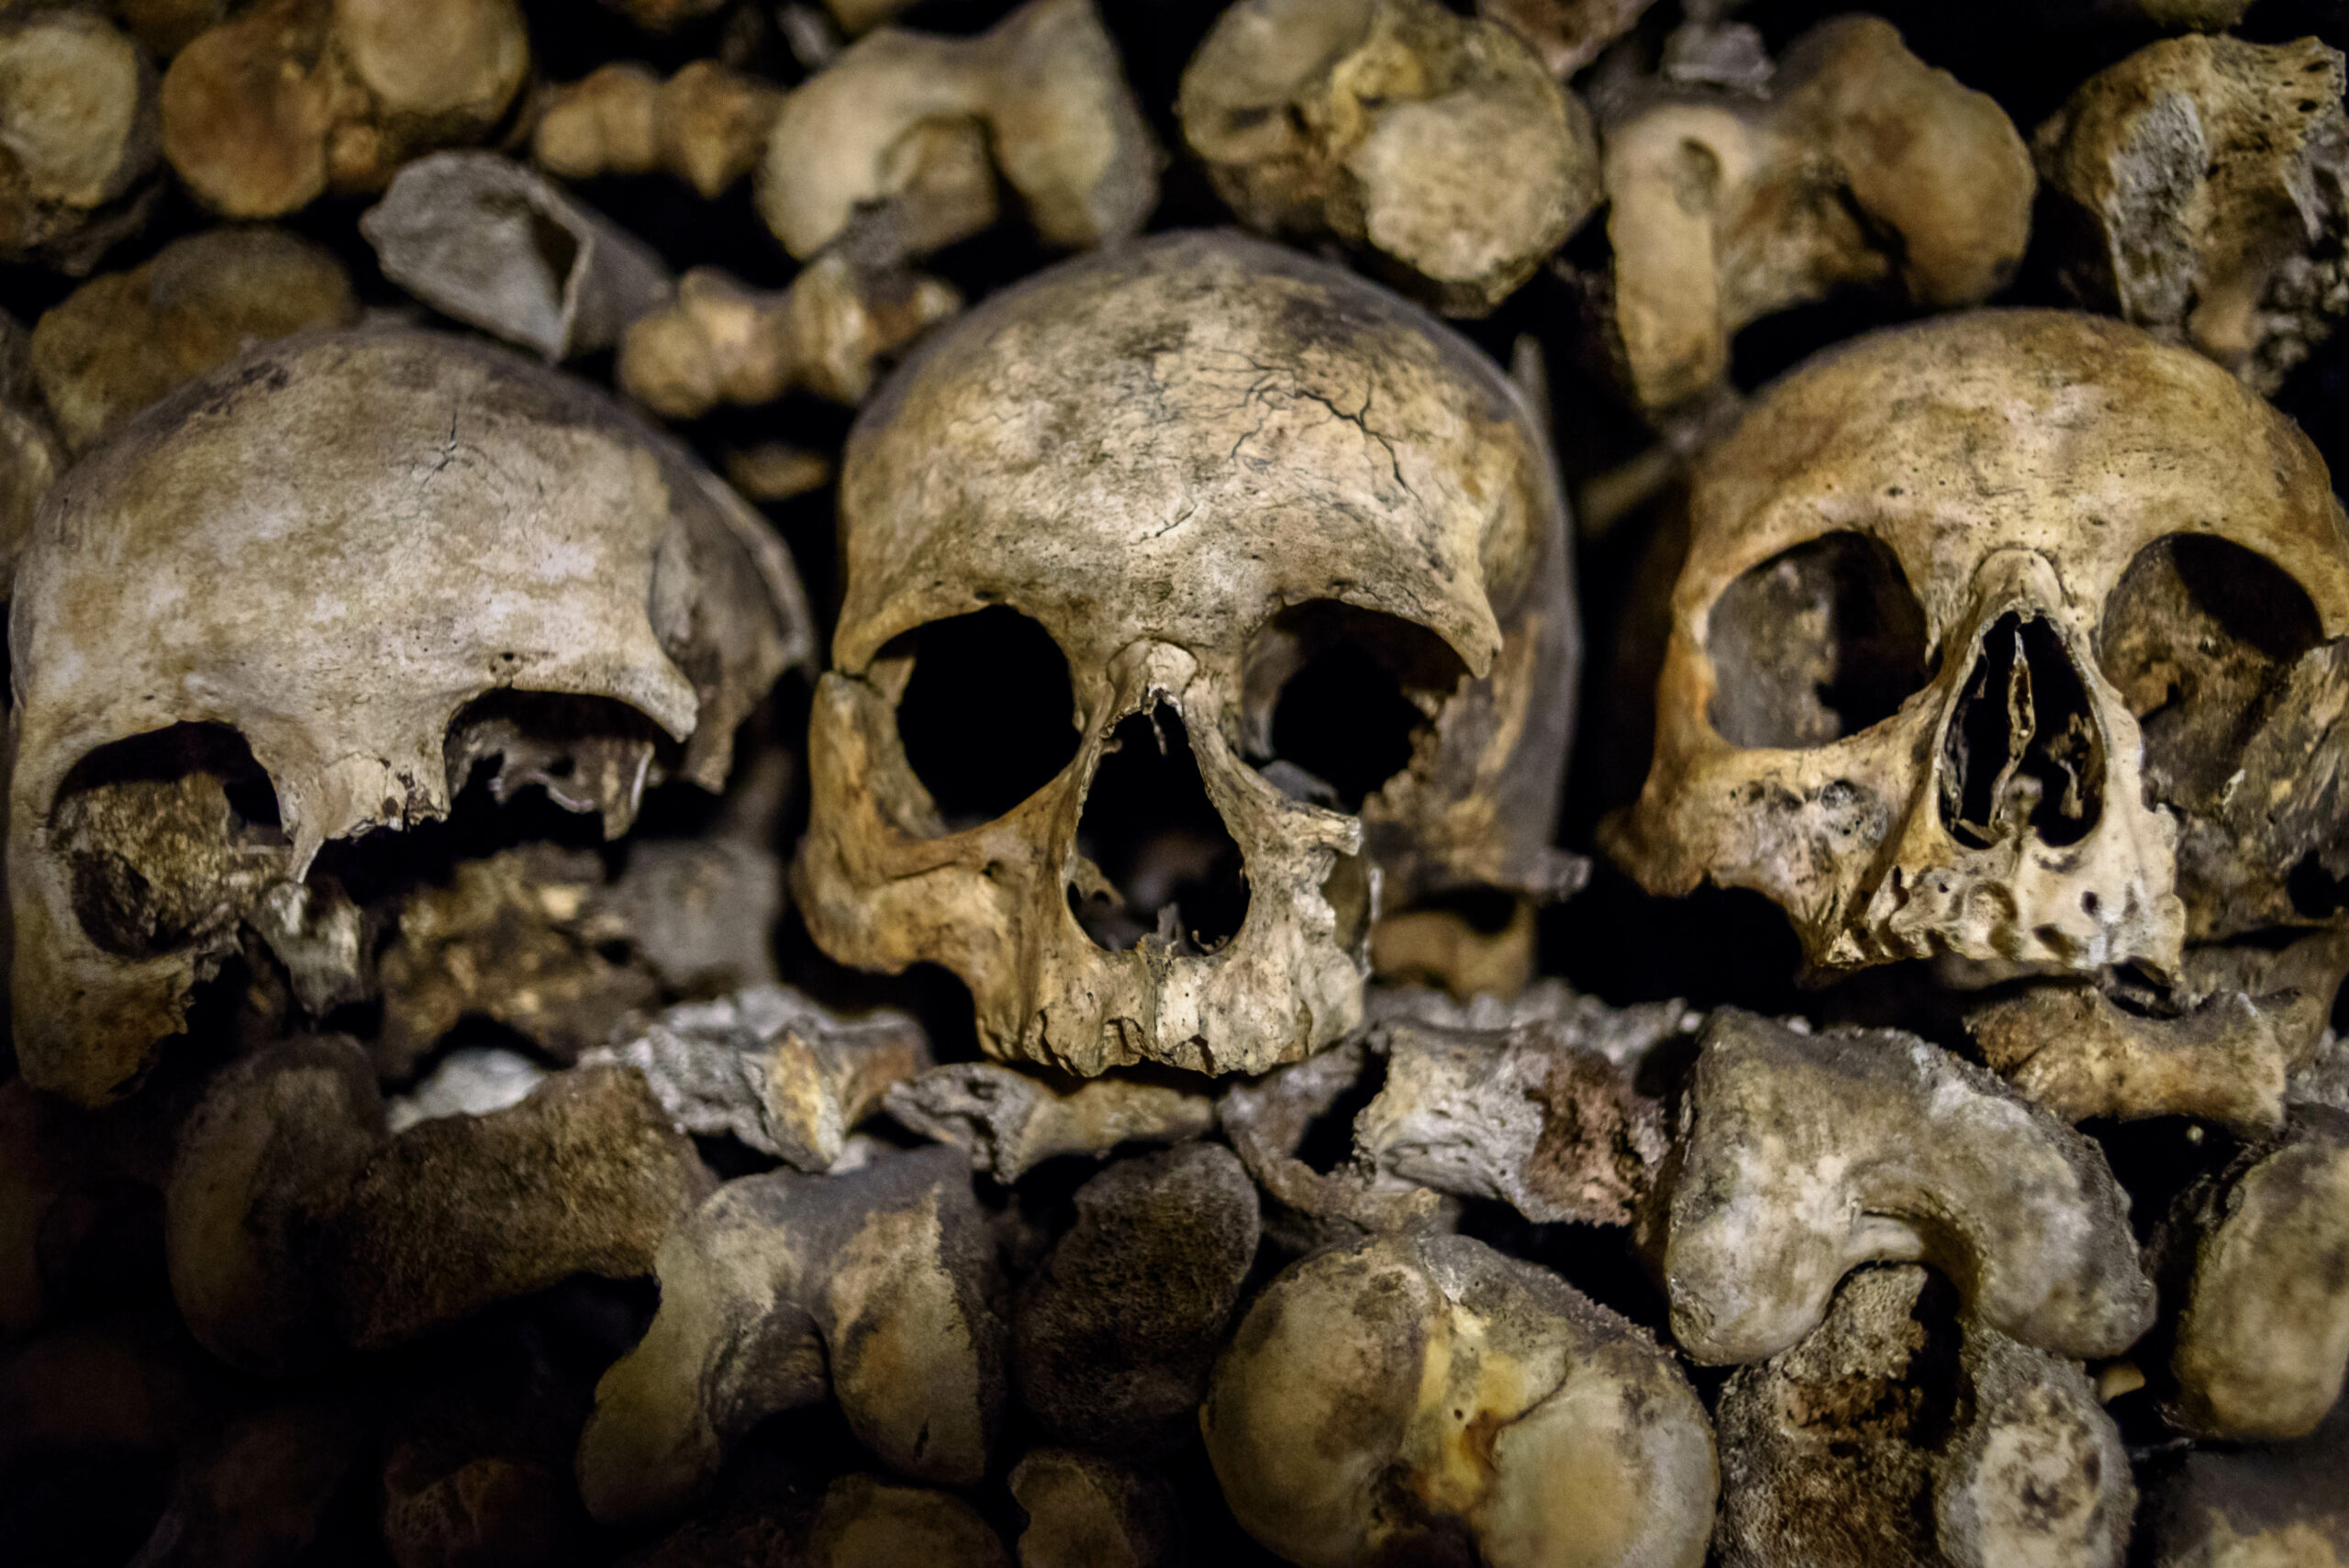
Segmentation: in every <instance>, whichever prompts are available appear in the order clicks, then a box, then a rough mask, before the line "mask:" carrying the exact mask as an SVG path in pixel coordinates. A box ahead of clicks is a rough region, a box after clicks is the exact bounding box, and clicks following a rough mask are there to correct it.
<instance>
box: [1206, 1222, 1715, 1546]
mask: <svg viewBox="0 0 2349 1568" xmlns="http://www.w3.org/2000/svg"><path fill="white" fill-rule="evenodd" d="M1337 1324H1342V1325H1344V1326H1345V1331H1344V1332H1343V1333H1333V1332H1331V1326H1332V1325H1337ZM1199 1425H1200V1429H1201V1430H1202V1431H1203V1432H1204V1433H1205V1434H1206V1437H1207V1446H1208V1458H1209V1460H1211V1461H1212V1462H1213V1463H1214V1465H1215V1470H1216V1476H1217V1479H1218V1480H1219V1481H1220V1482H1221V1483H1222V1484H1223V1494H1224V1498H1225V1500H1226V1501H1227V1502H1229V1503H1230V1506H1231V1511H1232V1514H1233V1516H1234V1517H1235V1518H1238V1519H1239V1520H1240V1522H1241V1526H1242V1527H1243V1528H1245V1529H1247V1530H1248V1532H1249V1533H1250V1534H1251V1535H1253V1536H1254V1537H1255V1538H1256V1539H1257V1540H1260V1541H1263V1542H1264V1544H1265V1545H1266V1546H1268V1547H1270V1548H1272V1549H1273V1550H1274V1551H1277V1552H1279V1553H1280V1554H1281V1555H1282V1556H1284V1557H1286V1558H1288V1559H1289V1560H1290V1561H1291V1562H1314V1563H1326V1564H1332V1565H1341V1564H1352V1563H1362V1564H1369V1563H1373V1562H1391V1561H1395V1560H1397V1558H1401V1559H1405V1560H1408V1558H1409V1557H1410V1556H1411V1554H1412V1553H1413V1552H1414V1551H1415V1550H1416V1551H1420V1552H1427V1551H1432V1550H1434V1548H1435V1545H1436V1543H1437V1542H1439V1541H1442V1540H1446V1539H1447V1538H1448V1537H1453V1536H1454V1535H1455V1533H1460V1534H1465V1535H1466V1536H1467V1537H1468V1538H1469V1540H1471V1541H1473V1543H1474V1548H1473V1550H1474V1551H1475V1559H1476V1561H1478V1562H1486V1563H1491V1564H1493V1565H1494V1568H1531V1565H1533V1564H1537V1563H1547V1562H1556V1561H1558V1558H1557V1555H1556V1552H1557V1548H1558V1544H1559V1543H1560V1542H1564V1541H1573V1542H1574V1543H1575V1553H1576V1555H1575V1559H1574V1561H1575V1562H1587V1563H1590V1564H1593V1565H1599V1564H1604V1565H1607V1568H1643V1565H1648V1564H1654V1565H1658V1568H1661V1565H1664V1564H1670V1565H1672V1568H1696V1565H1697V1564H1698V1563H1700V1562H1703V1561H1704V1557H1705V1541H1706V1539H1707V1537H1708V1536H1709V1534H1710V1532H1711V1529H1712V1513H1713V1499H1714V1494H1715V1490H1716V1488H1717V1485H1718V1472H1717V1470H1716V1468H1715V1464H1714V1458H1713V1440H1712V1431H1711V1429H1710V1428H1709V1425H1708V1424H1707V1422H1706V1419H1705V1411H1704V1407H1703V1406H1702V1405H1700V1404H1699V1403H1698V1399H1697V1396H1696V1394H1695V1393H1694V1392H1693V1391H1692V1390H1691V1389H1690V1388H1689V1386H1688V1385H1687V1381H1686V1380H1685V1379H1684V1378H1683V1377H1682V1376H1681V1373H1680V1371H1679V1368H1678V1367H1677V1366H1675V1364H1674V1362H1673V1361H1672V1359H1671V1357H1670V1356H1668V1355H1667V1354H1665V1353H1664V1351H1660V1350H1658V1349H1657V1348H1656V1346H1655V1344H1654V1343H1653V1341H1652V1340H1650V1339H1649V1338H1648V1337H1647V1336H1646V1335H1645V1334H1644V1333H1642V1332H1641V1331H1640V1330H1639V1329H1635V1328H1633V1327H1632V1326H1631V1324H1629V1323H1627V1322H1625V1321H1624V1320H1623V1319H1622V1318H1618V1317H1616V1316H1615V1314H1613V1313H1611V1312H1609V1311H1608V1310H1606V1309H1605V1308H1604V1307H1598V1306H1595V1305H1593V1304H1592V1303H1591V1302H1589V1301H1588V1300H1586V1299H1585V1298H1584V1297H1583V1296H1581V1295H1579V1294H1578V1293H1577V1292H1575V1290H1573V1289H1572V1288H1571V1287H1569V1286H1568V1285H1566V1284H1564V1282H1562V1281H1561V1280H1559V1279H1558V1278H1557V1277H1556V1276H1555V1275H1553V1274H1551V1273H1546V1272H1545V1271H1543V1270H1541V1269H1538V1268H1535V1267H1533V1266H1532V1265H1531V1264H1529V1263H1523V1262H1518V1261H1517V1260H1516V1259H1513V1258H1508V1257H1504V1256H1502V1255H1501V1254H1500V1253H1497V1252H1495V1251H1492V1250H1491V1249H1490V1248H1488V1247H1486V1246H1485V1245H1484V1244H1483V1243H1482V1242H1479V1241H1474V1240H1469V1239H1468V1238H1466V1237H1464V1236H1442V1237H1430V1238H1411V1239H1401V1238H1395V1239H1388V1240H1375V1241H1364V1242H1358V1243H1356V1244H1354V1245H1353V1246H1351V1247H1342V1248H1338V1249H1334V1250H1331V1251H1323V1252H1319V1253H1317V1254H1315V1255H1314V1256H1312V1257H1310V1258H1308V1259H1307V1260H1305V1261H1304V1262H1299V1263H1297V1264H1294V1265H1292V1266H1291V1267H1290V1268H1289V1269H1288V1270H1287V1271H1286V1273H1283V1274H1282V1275H1281V1276H1280V1277H1279V1278H1278V1279H1276V1280H1275V1281H1274V1282H1273V1283H1272V1284H1271V1285H1269V1286H1267V1287H1266V1289H1265V1291H1264V1294H1263V1295H1262V1296H1258V1297H1257V1298H1256V1302H1255V1304H1254V1305H1253V1306H1252V1307H1250V1308H1249V1311H1248V1315H1247V1318H1245V1319H1244V1320H1243V1321H1242V1322H1241V1327H1240V1332H1239V1335H1238V1337H1237V1338H1236V1339H1235V1340H1233V1341H1232V1344H1231V1348H1230V1350H1228V1351H1225V1352H1224V1355H1223V1358H1222V1360H1221V1361H1220V1362H1218V1363H1217V1366H1216V1371H1215V1378H1214V1383H1213V1385H1212V1386H1211V1387H1210V1389H1209V1391H1208V1401H1207V1403H1206V1405H1205V1406H1203V1407H1201V1409H1200V1412H1199Z"/></svg>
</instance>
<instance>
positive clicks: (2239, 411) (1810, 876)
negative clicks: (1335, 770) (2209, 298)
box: [1606, 311, 2349, 974]
mask: <svg viewBox="0 0 2349 1568" xmlns="http://www.w3.org/2000/svg"><path fill="white" fill-rule="evenodd" d="M1688 505H1689V519H1688V520H1689V547H1688V554H1687V561H1686V563H1685V564H1684V566H1683V567H1682V570H1681V573H1680V577H1679V581H1678V584H1677V585H1676V587H1675V591H1674V595H1673V600H1672V610H1671V617H1672V619H1671V626H1670V632H1669V636H1670V640H1669V644H1668V647H1667V651H1666V653H1665V656H1664V671H1663V674H1662V678H1661V680H1660V683H1659V685H1658V688H1657V699H1656V701H1657V713H1656V739H1655V753H1654V759H1653V766H1652V769H1651V771H1650V773H1649V775H1648V779H1647V783H1646V786H1645V788H1644V789H1643V790H1642V793H1641V795H1640V798H1639V800H1638V802H1637V804H1636V805H1635V806H1632V807H1631V808H1630V809H1629V810H1628V812H1626V813H1623V814H1621V815H1619V816H1618V817H1615V818H1613V819H1611V820H1610V822H1609V826H1608V828H1607V830H1606V837H1607V840H1608V844H1609V850H1610V851H1611V852H1612V853H1613V854H1614V855H1615V856H1616V858H1617V859H1618V860H1620V862H1623V863H1624V864H1625V866H1626V867H1627V868H1628V869H1630V870H1631V871H1632V872H1633V873H1635V874H1636V875H1637V876H1638V877H1639V878H1640V880H1641V881H1642V883H1644V884H1646V886H1647V887H1648V888H1649V890H1650V891H1652V892H1656V893H1664V894H1680V893H1686V892H1687V891H1688V890H1689V889H1691V888H1692V887H1694V886H1695V885H1696V884H1697V883H1698V881H1699V880H1702V879H1708V878H1709V879H1710V880H1711V881H1713V882H1715V883H1718V884H1722V885H1724V886H1730V887H1742V888H1751V889H1754V890H1756V891H1759V892H1761V893H1763V894H1765V895H1768V896H1769V897H1770V898H1771V899H1773V900H1774V901H1776V903H1777V904H1779V905H1780V906H1782V907H1784V908H1785V909H1786V911H1787V914H1788V915H1789V916H1790V917H1792V919H1793V922H1794V924H1795V927H1796V928H1797V929H1798V932H1799V933H1800V935H1801V938H1802V940H1803V944H1804V948H1805V951H1806V954H1807V957H1808V959H1809V962H1810V964H1811V965H1812V966H1813V968H1814V969H1816V970H1820V971H1832V970H1846V969H1854V968H1859V967H1861V966H1864V965H1869V964H1876V963H1882V962H1889V961H1893V960H1898V959H1904V958H1927V957H1933V958H1939V957H1943V956H1944V955H1947V956H1949V957H1952V958H1954V959H1958V960H1965V961H1972V962H1974V963H1975V964H1978V965H1984V966H1987V968H1984V969H1976V970H1974V971H1972V973H1976V974H1981V973H1989V974H1996V973H2012V972H2015V971H2016V970H2017V969H2018V968H2022V969H2031V970H2055V971H2066V970H2073V971H2076V970H2088V969H2093V968H2096V967H2098V966H2101V965H2107V964H2122V963H2132V962H2133V963H2137V964H2139V965H2141V966H2143V968H2144V969H2146V970H2147V971H2148V972H2150V973H2155V974H2161V973H2167V972H2169V971H2170V969H2171V967H2172V966H2173V965H2175V964H2176V962H2177V960H2178V958H2179V954H2180V951H2181V948H2182V946H2183V945H2184V944H2185V943H2186V942H2188V941H2189V940H2190V941H2204V940H2219V939H2223V938H2227V937H2230V936H2234V935H2238V934H2241V933H2243V932H2245V931H2249V930H2255V929H2263V928H2266V927H2270V926H2275V925H2279V924H2292V923H2305V922H2308V921H2311V920H2319V919H2323V918H2328V917H2330V916H2331V915H2332V911H2333V910H2334V909H2335V908H2336V907H2337V906H2338V904H2339V902H2340V900H2339V896H2338V892H2337V884H2339V883H2340V882H2341V880H2342V878H2343V874H2344V873H2349V858H2344V855H2349V845H2344V844H2343V843H2342V842H2341V841H2340V840H2341V839H2342V837H2343V826H2342V825H2343V820H2344V813H2343V804H2344V803H2343V799H2342V798H2341V790H2342V787H2343V786H2342V784H2340V783H2339V782H2337V781H2338V780H2339V777H2340V775H2341V773H2342V771H2343V770H2342V767H2341V764H2340V760H2339V758H2338V752H2339V751H2340V749H2341V747H2342V746H2343V744H2344V743H2349V742H2345V741H2344V740H2343V738H2341V737H2339V736H2338V735H2337V734H2336V731H2337V730H2338V728H2339V726H2338V725H2337V723H2336V722H2335V721H2336V719H2337V717H2338V713H2339V709H2340V706H2341V695H2340V694H2341V692H2342V690H2343V684H2342V675H2343V671H2342V664H2343V650H2344V647H2349V644H2343V643H2341V642H2337V641H2335V640H2334V639H2338V638H2340V637H2341V635H2342V633H2343V632H2344V631H2349V533H2345V532H2344V521H2343V512H2342V508H2341V506H2340V504H2339V503H2338V502H2337V501H2336V500H2335V499H2334V498H2333V495H2332V489H2331V484H2330V480H2329V477H2328V475H2327V473H2326V471H2325V466H2324V462H2323V461H2322V460H2321V458H2320V457H2319V456H2318V455H2317V452H2316V450H2315V449H2314V447H2312V446H2311V445H2310V442H2309V441H2308V439H2306V438H2305V437H2304V436H2302V435H2301V434H2300V432H2299V429H2298V428H2296V427H2294V426H2293V425H2292V423H2291V422H2290V421H2289V420H2288V419H2287V418H2285V417H2283V416H2282V415H2280V414H2278V413H2277V412H2276V411H2275V410H2274V409H2272V408H2270V407H2269V406H2267V405H2266V403H2264V402H2263V401H2261V400H2260V398H2259V397H2257V396H2256V395H2254V394H2252V393H2250V392H2248V391H2246V390H2244V389H2243V387H2241V386H2240V385H2238V384H2236V383H2235V382H2233V381H2232V379H2230V378H2229V377H2228V376H2227V374H2226V373H2224V372H2223V371H2221V370H2219V369H2218V368H2217V367H2215V366H2213V365H2211V364H2210V363H2209V362H2208V361H2204V360H2202V359H2200V358H2199V356H2197V355H2194V354H2192V353H2189V352H2187V351H2185V350H2180V349H2176V348H2170V347H2166V346H2164V345H2162V344H2160V343H2157V342H2155V341H2154V339H2152V338H2150V337H2148V336H2146V335H2145V334H2144V333H2143V332H2141V331H2139V330H2137V329H2136V328H2132V327H2127V326H2123V325H2121V324H2119V323H2116V322H2112V321H2109V320H2103V319H2100V318H2097V317H2087V316H2078V315H2068V314H2064V313H2060V312H2052V311H1998V312H1980V313H1975V314H1971V315H1965V316H1958V317H1945V318H1943V319H1941V320H1937V321H1934V322H1932V323H1927V324H1922V325H1920V326H1917V327H1913V328H1902V329H1898V330H1894V331H1888V332H1882V333H1877V334H1875V335H1872V336H1870V337H1866V338H1863V339H1855V340H1854V341H1853V342H1852V343H1850V344H1849V345H1847V346H1844V347H1842V348H1839V349H1837V350H1831V351H1830V352H1828V353H1826V354H1823V355H1821V356H1820V357H1818V358H1816V359H1814V360H1812V361H1809V363H1807V364H1806V365H1804V366H1802V367H1800V368H1799V369H1798V370H1797V371H1795V372H1794V373H1792V374H1790V375H1788V376H1787V378H1786V379H1785V380H1784V381H1782V382H1780V383H1779V384H1777V385H1776V386H1775V387H1773V388H1772V389H1770V390H1769V391H1768V392H1767V393H1766V394H1765V395H1764V396H1763V397H1762V398H1761V399H1760V400H1759V402H1758V403H1757V405H1756V406H1754V407H1753V410H1752V411H1751V412H1750V413H1749V414H1748V415H1747V416H1746V417H1745V419H1744V420H1743V422H1742V424H1741V425H1740V426H1739V427H1738V428H1737V429H1736V430H1735V431H1734V432H1733V433H1732V434H1731V436H1730V437H1729V438H1728V439H1725V440H1723V441H1722V442H1720V444H1719V445H1718V446H1717V447H1715V448H1714V449H1713V450H1710V451H1709V452H1708V453H1707V454H1706V455H1705V456H1704V458H1703V459H1702V460H1701V462H1699V464H1698V471H1697V473H1696V475H1695V477H1694V481H1693V484H1692V488H1691V492H1690V496H1689V502H1688ZM2328 758H2330V760H2328Z"/></svg>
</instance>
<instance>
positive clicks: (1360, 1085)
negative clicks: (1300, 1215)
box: [1295, 1051, 1386, 1176]
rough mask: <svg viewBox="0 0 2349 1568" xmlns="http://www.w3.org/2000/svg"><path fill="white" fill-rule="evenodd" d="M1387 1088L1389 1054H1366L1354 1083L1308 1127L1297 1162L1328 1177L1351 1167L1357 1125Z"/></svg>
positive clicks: (1322, 1110) (1297, 1150)
mask: <svg viewBox="0 0 2349 1568" xmlns="http://www.w3.org/2000/svg"><path fill="white" fill-rule="evenodd" d="M1385 1088H1386V1056H1385V1054H1384V1053H1382V1052H1380V1051H1364V1052H1363V1053H1362V1068H1361V1070H1360V1071H1359V1072H1357V1073H1355V1074H1354V1076H1353V1082H1351V1083H1349V1084H1347V1085H1346V1086H1345V1087H1344V1088H1342V1089H1341V1090H1339V1091H1338V1093H1337V1095H1336V1096H1335V1097H1334V1098H1333V1099H1331V1100H1330V1103H1329V1104H1328V1105H1327V1106H1324V1107H1322V1109H1321V1110H1320V1111H1319V1113H1318V1114H1316V1115H1315V1116H1314V1118H1313V1119H1312V1120H1310V1121H1308V1122H1307V1123H1306V1124H1305V1132H1304V1135H1303V1136H1302V1137H1300V1138H1299V1139H1298V1140H1297V1149H1296V1151H1295V1152H1296V1156H1297V1159H1298V1160H1300V1161H1302V1162H1304V1163H1305V1164H1306V1165H1307V1166H1308V1168H1310V1169H1311V1170H1313V1171H1314V1172H1315V1173H1318V1174H1319V1175H1324V1176H1326V1175H1329V1174H1330V1173H1332V1172H1334V1171H1336V1170H1337V1169H1338V1168H1339V1167H1340V1166H1341V1165H1345V1164H1348V1163H1351V1162H1353V1157H1354V1123H1355V1122H1356V1121H1357V1120H1359V1119H1360V1118H1361V1117H1362V1113H1363V1112H1364V1111H1366V1110H1368V1109H1369V1108H1370V1103H1371V1101H1373V1100H1375V1099H1376V1098H1377V1097H1378V1095H1379V1092H1380V1091H1381V1090H1383V1089H1385Z"/></svg>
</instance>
